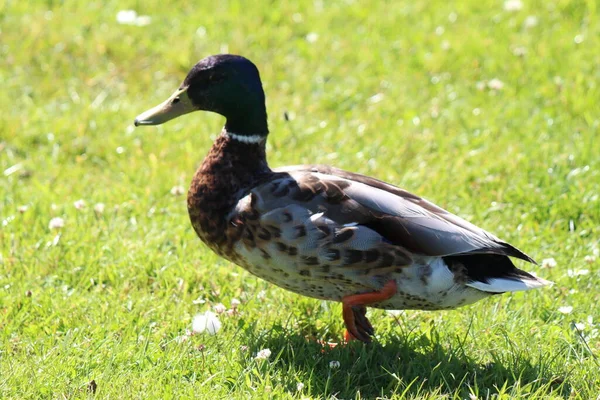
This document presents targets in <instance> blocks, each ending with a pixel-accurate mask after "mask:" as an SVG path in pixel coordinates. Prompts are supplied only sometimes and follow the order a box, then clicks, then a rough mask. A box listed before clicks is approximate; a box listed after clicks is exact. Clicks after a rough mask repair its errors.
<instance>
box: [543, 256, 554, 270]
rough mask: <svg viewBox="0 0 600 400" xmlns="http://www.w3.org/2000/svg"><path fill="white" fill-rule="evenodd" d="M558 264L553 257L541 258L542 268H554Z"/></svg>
mask: <svg viewBox="0 0 600 400" xmlns="http://www.w3.org/2000/svg"><path fill="white" fill-rule="evenodd" d="M557 265H558V264H557V263H556V260H555V259H554V258H544V259H543V260H542V268H554V267H556V266H557Z"/></svg>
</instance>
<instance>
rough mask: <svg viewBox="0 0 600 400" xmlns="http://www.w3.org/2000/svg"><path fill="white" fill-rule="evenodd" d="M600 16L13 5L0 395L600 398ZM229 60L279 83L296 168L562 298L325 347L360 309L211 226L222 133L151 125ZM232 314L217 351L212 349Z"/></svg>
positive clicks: (481, 8)
mask: <svg viewBox="0 0 600 400" xmlns="http://www.w3.org/2000/svg"><path fill="white" fill-rule="evenodd" d="M123 10H135V12H137V15H134V14H133V13H131V12H129V13H127V12H124V13H123V12H122V13H120V14H119V11H123ZM599 14H600V10H599V5H598V3H597V2H596V1H594V0H587V1H585V0H579V1H565V0H558V1H550V2H548V1H542V0H531V1H529V0H523V2H521V1H519V0H508V1H506V2H503V1H488V0H484V1H480V0H468V1H463V2H448V3H446V2H435V3H433V2H426V1H401V2H399V1H397V2H391V1H390V2H383V1H382V2H375V1H371V2H359V1H353V0H346V1H321V0H314V1H313V0H302V1H282V2H272V4H271V5H267V2H263V3H256V4H252V3H250V2H242V1H233V0H232V1H223V2H201V1H195V2H177V1H174V0H170V1H166V0H160V1H159V0H148V1H144V2H140V1H114V0H112V1H106V2H101V1H84V0H66V1H51V0H48V1H35V2H26V1H21V2H17V1H11V0H7V1H4V2H0V82H1V84H2V90H1V91H0V109H1V110H2V112H1V113H0V174H1V175H0V222H1V224H0V398H3V399H7V398H15V399H16V398H18V399H25V398H61V399H62V398H69V399H70V398H99V399H105V398H111V399H115V398H140V399H150V398H191V397H196V398H211V399H220V398H232V399H248V398H259V399H261V398H262V399H268V398H321V399H329V398H338V399H353V398H360V399H368V398H378V397H379V398H398V399H400V398H423V399H439V398H447V399H465V398H470V399H474V398H478V399H485V398H497V399H512V398H529V399H548V398H569V399H586V400H587V399H595V398H598V396H600V360H599V357H600V313H599V312H598V303H599V302H600V254H599V248H600V239H599V238H600V172H599V171H600V157H599V154H600V136H599V128H600V117H599V115H600V114H599V112H598V111H599V108H598V100H599V99H600V86H599V82H600V69H599V68H598V65H600V51H599V49H600V23H599V18H598V17H599ZM146 16H147V17H146ZM221 52H230V53H237V54H242V55H244V56H246V57H248V58H250V59H251V60H253V61H254V62H255V63H256V64H257V66H258V67H259V69H260V71H261V76H262V79H263V81H264V86H265V90H266V94H267V107H268V110H269V116H270V118H269V123H270V130H271V135H270V139H269V144H268V154H269V162H270V164H271V166H283V165H292V164H301V163H324V164H333V165H335V166H337V167H340V168H343V169H348V170H352V171H356V172H360V173H363V174H368V175H372V176H375V177H378V178H380V179H383V180H386V181H388V182H391V183H394V184H396V185H399V186H401V187H404V188H406V189H408V190H410V191H412V192H415V193H417V194H419V195H422V196H424V197H426V198H428V199H430V200H432V201H434V202H435V203H437V204H439V205H440V206H442V207H444V208H446V209H448V210H449V211H451V212H454V213H456V214H458V215H460V216H462V217H464V218H466V219H468V220H470V221H471V222H473V223H475V224H477V225H479V226H481V227H483V228H485V229H487V230H489V231H491V232H493V233H495V234H496V235H498V236H500V237H501V238H503V239H505V240H507V241H510V242H511V243H513V244H514V245H516V246H517V247H519V248H521V249H523V250H524V251H526V252H527V253H528V254H530V255H531V256H532V257H534V258H535V259H536V260H538V262H539V263H540V265H537V266H536V265H523V264H522V263H519V266H522V267H523V268H525V269H528V270H530V271H532V272H535V273H536V274H538V275H540V276H542V277H544V278H546V279H549V280H552V281H554V282H555V285H554V286H553V287H550V288H544V289H541V290H537V291H531V292H527V293H517V294H505V295H501V296H494V297H492V298H489V299H486V300H484V301H481V302H479V303H476V304H474V305H472V306H468V307H465V308H462V309H459V310H454V311H444V312H424V311H405V312H399V313H387V312H384V311H381V310H371V311H370V312H369V315H370V318H371V321H372V322H373V323H374V325H375V327H376V330H377V336H376V340H375V342H374V343H373V344H371V345H363V344H361V343H351V344H350V345H348V346H338V347H336V348H334V349H331V350H329V349H328V350H324V349H322V348H321V347H320V345H319V344H318V343H317V342H316V340H327V341H339V340H340V339H341V336H342V333H343V324H342V317H341V306H340V305H339V304H336V303H328V302H322V301H317V300H313V299H308V298H303V297H300V296H298V295H295V294H292V293H290V292H286V291H284V290H283V289H279V288H277V287H275V286H272V285H270V284H267V283H266V282H264V281H261V280H258V279H257V278H255V277H253V276H251V275H250V274H249V273H247V272H245V271H244V270H242V269H241V268H240V267H237V266H235V265H232V264H230V263H229V262H226V261H224V260H223V259H220V258H219V257H217V256H216V255H214V254H212V253H211V252H210V251H209V250H208V249H207V248H206V247H205V246H204V245H203V244H202V243H201V242H200V241H199V240H198V239H197V238H196V236H195V234H194V232H193V230H192V228H191V226H190V223H189V220H188V216H187V209H186V201H185V192H186V190H187V185H188V183H189V181H190V179H191V177H192V174H193V173H194V171H195V168H196V167H197V166H198V165H199V163H200V161H201V160H202V158H203V157H204V155H205V154H206V153H207V152H208V150H209V147H210V145H211V142H212V140H213V139H214V138H215V137H216V135H217V134H218V133H219V131H220V129H221V126H222V124H223V119H222V118H221V117H220V116H218V115H215V114H206V113H195V114H191V115H187V116H185V117H182V118H180V119H177V120H175V121H172V122H170V123H167V124H165V125H162V126H158V127H150V128H138V129H135V128H134V127H133V119H134V117H135V116H136V115H138V114H139V113H140V112H142V111H144V110H146V109H148V108H149V107H151V106H154V105H155V104H157V103H158V102H160V101H162V100H164V99H165V98H166V97H167V96H168V95H170V94H171V93H172V92H173V90H174V89H176V88H177V86H178V85H179V83H180V82H181V80H182V79H183V78H184V77H185V74H186V73H187V70H188V69H189V68H190V67H191V66H192V65H193V64H194V63H195V62H196V61H197V60H199V59H200V58H203V57H205V56H207V55H210V54H216V53H221ZM286 115H287V118H286V117H285V116H286ZM80 200H82V201H80ZM56 218H59V219H56ZM51 221H52V222H51ZM542 260H544V262H542ZM238 301H239V304H237V302H238ZM236 304H237V305H236ZM223 306H224V307H223ZM232 307H233V308H235V310H233V308H232ZM223 308H224V309H225V310H226V311H225V312H223V313H222V314H220V315H218V318H219V320H220V322H221V324H222V327H221V329H220V330H219V331H218V332H217V333H216V334H215V335H210V334H208V333H206V332H204V333H200V334H194V335H191V334H190V332H189V331H190V330H191V329H192V320H193V318H194V316H195V315H197V314H201V313H204V312H206V311H209V310H212V311H222V309H223ZM265 349H269V350H270V352H271V354H270V355H269V356H268V357H266V359H265V358H264V357H263V359H261V357H258V358H257V357H256V356H257V354H259V355H265V353H268V352H265V351H263V352H261V350H265ZM259 352H260V353H259Z"/></svg>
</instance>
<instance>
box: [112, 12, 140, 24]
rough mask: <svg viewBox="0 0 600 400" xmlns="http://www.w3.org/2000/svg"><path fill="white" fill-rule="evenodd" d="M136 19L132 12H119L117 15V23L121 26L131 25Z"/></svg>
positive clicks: (134, 13) (135, 13) (135, 14)
mask: <svg viewBox="0 0 600 400" xmlns="http://www.w3.org/2000/svg"><path fill="white" fill-rule="evenodd" d="M136 18H137V12H135V11H134V10H121V11H119V12H118V13H117V22H118V23H119V24H123V25H132V24H134V23H135V19H136Z"/></svg>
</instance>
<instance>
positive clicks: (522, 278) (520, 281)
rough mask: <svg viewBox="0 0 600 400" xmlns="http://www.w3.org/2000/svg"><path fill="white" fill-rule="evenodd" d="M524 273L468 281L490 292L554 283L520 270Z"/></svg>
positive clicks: (538, 286)
mask: <svg viewBox="0 0 600 400" xmlns="http://www.w3.org/2000/svg"><path fill="white" fill-rule="evenodd" d="M518 271H519V272H522V273H523V275H521V274H519V275H515V276H507V277H501V278H490V279H488V280H487V282H481V281H472V282H469V283H467V284H466V285H467V286H470V287H472V288H474V289H478V290H481V291H483V292H489V293H504V292H520V291H523V290H531V289H537V288H541V287H544V286H551V285H553V284H554V283H553V282H550V281H547V280H545V279H542V278H539V277H537V276H533V275H531V274H529V273H527V272H525V271H521V270H518Z"/></svg>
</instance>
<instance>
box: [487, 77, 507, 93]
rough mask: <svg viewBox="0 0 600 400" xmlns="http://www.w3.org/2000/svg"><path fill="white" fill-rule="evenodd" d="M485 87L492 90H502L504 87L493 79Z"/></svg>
mask: <svg viewBox="0 0 600 400" xmlns="http://www.w3.org/2000/svg"><path fill="white" fill-rule="evenodd" d="M487 86H488V87H489V88H490V89H492V90H502V88H503V87H504V82H502V81H501V80H500V79H498V78H494V79H491V80H490V81H489V82H488V83H487Z"/></svg>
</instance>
